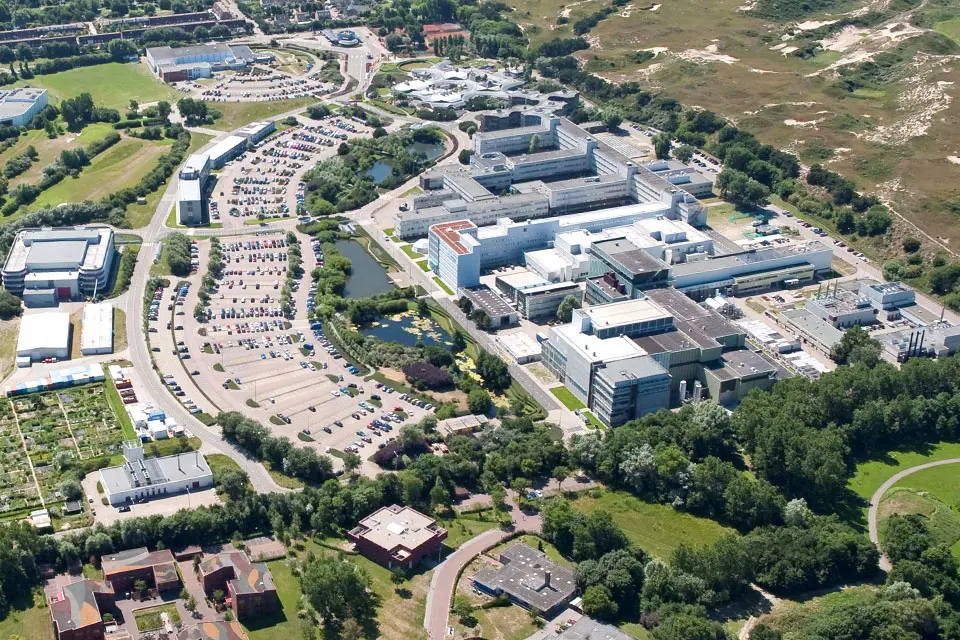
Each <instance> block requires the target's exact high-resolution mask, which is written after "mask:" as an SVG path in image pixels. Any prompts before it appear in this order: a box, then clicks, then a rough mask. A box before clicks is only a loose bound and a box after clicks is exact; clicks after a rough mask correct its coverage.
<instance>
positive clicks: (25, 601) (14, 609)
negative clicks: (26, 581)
mask: <svg viewBox="0 0 960 640" xmlns="http://www.w3.org/2000/svg"><path fill="white" fill-rule="evenodd" d="M12 636H19V637H21V638H23V640H53V625H51V624H50V612H49V611H47V600H46V598H45V597H44V595H43V591H39V592H38V593H35V594H30V593H29V592H28V591H26V590H25V589H24V590H23V591H21V592H20V593H17V594H15V595H12V596H11V603H10V610H9V611H8V612H7V614H6V616H5V617H4V618H3V619H2V620H0V637H3V638H10V637H12Z"/></svg>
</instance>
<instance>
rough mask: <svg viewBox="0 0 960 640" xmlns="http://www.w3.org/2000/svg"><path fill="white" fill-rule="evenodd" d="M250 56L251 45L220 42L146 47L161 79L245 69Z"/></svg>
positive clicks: (177, 78)
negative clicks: (175, 46)
mask: <svg viewBox="0 0 960 640" xmlns="http://www.w3.org/2000/svg"><path fill="white" fill-rule="evenodd" d="M253 60H254V55H253V52H252V51H251V50H250V47H248V46H246V45H235V44H233V45H231V44H225V43H222V42H217V43H210V44H198V45H192V46H189V47H177V48H172V47H150V48H148V49H147V64H149V65H150V68H151V69H152V70H153V72H154V73H155V74H157V77H159V78H160V79H161V80H163V81H164V82H181V81H183V80H196V79H197V78H210V77H212V75H213V72H215V71H224V70H226V69H246V68H247V67H248V66H250V64H251V63H252V62H253Z"/></svg>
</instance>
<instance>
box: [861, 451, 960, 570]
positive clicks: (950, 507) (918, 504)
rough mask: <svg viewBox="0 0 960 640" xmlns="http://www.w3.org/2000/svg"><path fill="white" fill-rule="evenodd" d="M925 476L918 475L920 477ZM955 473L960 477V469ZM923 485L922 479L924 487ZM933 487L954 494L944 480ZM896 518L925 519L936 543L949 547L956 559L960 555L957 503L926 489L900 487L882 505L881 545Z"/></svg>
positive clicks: (888, 493)
mask: <svg viewBox="0 0 960 640" xmlns="http://www.w3.org/2000/svg"><path fill="white" fill-rule="evenodd" d="M941 468H944V467H941ZM922 473H923V472H918V473H917V475H921V474H922ZM953 473H954V474H955V473H956V469H954V470H953ZM954 479H955V478H954ZM905 480H906V479H905ZM923 483H924V481H923V479H921V483H920V484H921V485H922V484H923ZM932 484H934V485H936V486H939V487H941V488H942V489H944V491H945V494H948V493H950V491H951V490H950V489H947V487H944V486H943V483H942V482H940V479H937V480H934V481H933V482H932ZM894 514H899V515H911V514H915V515H921V516H923V517H924V518H925V519H926V523H927V526H928V527H929V529H930V535H931V537H932V538H933V540H934V542H935V543H936V544H942V545H945V546H947V547H949V548H950V549H951V550H952V551H953V555H954V556H957V555H958V554H960V511H958V510H957V507H956V503H955V502H949V501H948V500H944V499H941V498H940V497H939V496H938V495H937V494H935V493H932V492H930V491H928V490H925V489H915V488H913V487H901V486H899V485H897V486H896V487H894V488H892V489H890V491H888V492H887V493H886V495H885V496H884V498H883V501H882V502H881V503H880V509H879V514H878V516H879V517H878V522H877V533H878V534H879V535H880V541H881V543H882V542H884V541H885V540H886V538H887V529H888V518H890V516H892V515H894Z"/></svg>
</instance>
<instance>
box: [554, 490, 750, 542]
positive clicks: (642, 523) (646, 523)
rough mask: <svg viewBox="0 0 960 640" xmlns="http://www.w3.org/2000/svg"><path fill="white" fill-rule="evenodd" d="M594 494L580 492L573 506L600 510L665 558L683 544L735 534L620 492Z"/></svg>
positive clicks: (630, 534) (724, 528)
mask: <svg viewBox="0 0 960 640" xmlns="http://www.w3.org/2000/svg"><path fill="white" fill-rule="evenodd" d="M594 493H595V492H592V491H591V492H588V493H586V494H584V495H583V496H581V497H579V498H577V499H576V500H575V501H574V502H573V505H574V506H575V507H576V508H577V509H578V510H579V511H582V512H583V513H591V512H593V511H594V510H595V509H603V510H604V511H606V512H607V513H609V514H610V515H611V516H613V520H614V522H616V523H617V525H619V526H620V528H622V529H623V530H624V531H625V532H626V534H627V536H628V537H629V538H630V540H631V541H632V542H633V543H635V544H636V545H637V546H638V547H640V548H641V549H643V550H644V551H647V552H648V553H652V554H653V555H655V556H659V557H661V558H669V556H670V554H671V553H672V552H673V550H674V549H676V548H677V547H679V546H680V545H681V544H683V543H687V544H691V545H694V546H703V545H707V544H710V543H712V542H714V541H715V540H717V539H718V538H721V537H723V536H724V535H728V534H732V533H736V532H735V531H734V530H733V529H730V528H728V527H724V526H723V525H721V524H719V523H717V522H714V521H713V520H708V519H706V518H698V517H696V516H692V515H690V514H688V513H681V512H679V511H676V510H675V509H673V508H672V507H670V506H667V505H662V504H651V503H648V502H643V501H641V500H639V499H637V498H636V497H634V496H632V495H630V494H629V493H626V492H623V491H602V492H601V494H600V497H599V498H593V497H591V494H594Z"/></svg>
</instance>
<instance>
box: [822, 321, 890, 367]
mask: <svg viewBox="0 0 960 640" xmlns="http://www.w3.org/2000/svg"><path fill="white" fill-rule="evenodd" d="M882 352H883V345H881V344H880V342H879V341H877V340H876V339H874V338H872V337H871V336H870V334H869V333H868V332H867V331H865V330H864V329H863V327H861V326H860V325H854V326H852V327H850V328H849V329H847V330H846V331H844V333H843V336H842V337H841V338H840V342H838V343H837V344H835V345H833V348H832V349H831V350H830V357H831V358H833V360H834V361H836V362H837V364H849V365H854V364H857V363H862V364H865V365H867V366H868V367H875V366H876V365H877V364H878V363H879V362H880V354H881V353H882Z"/></svg>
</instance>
